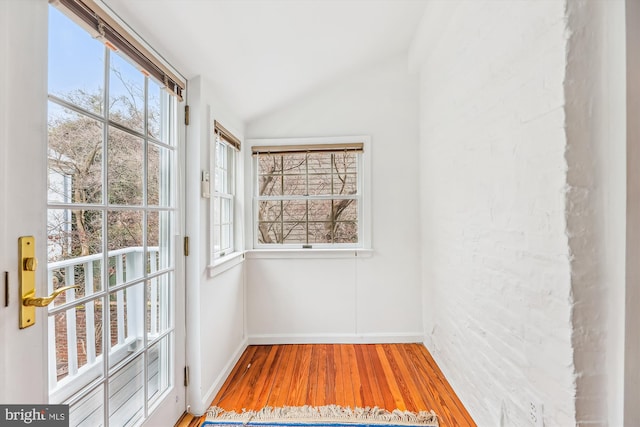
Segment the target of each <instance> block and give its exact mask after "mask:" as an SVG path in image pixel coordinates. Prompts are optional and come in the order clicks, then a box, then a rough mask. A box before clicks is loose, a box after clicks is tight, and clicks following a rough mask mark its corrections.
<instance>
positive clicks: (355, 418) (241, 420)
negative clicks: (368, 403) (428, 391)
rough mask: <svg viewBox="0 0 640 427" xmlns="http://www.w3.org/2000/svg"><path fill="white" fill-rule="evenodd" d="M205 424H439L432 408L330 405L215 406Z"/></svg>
mask: <svg viewBox="0 0 640 427" xmlns="http://www.w3.org/2000/svg"><path fill="white" fill-rule="evenodd" d="M202 425H203V426H214V427H233V426H241V425H242V426H256V427H277V426H285V427H343V426H344V427H353V426H354V425H356V426H372V427H384V426H409V427H414V426H415V427H437V426H438V417H437V416H436V414H435V413H434V412H433V411H421V412H417V413H416V412H409V411H400V410H398V409H396V410H394V411H392V412H389V411H386V410H384V409H380V408H354V409H351V408H343V407H341V406H337V405H331V406H319V407H313V406H283V407H279V408H271V407H268V406H267V407H265V408H262V409H261V410H260V411H243V412H240V413H237V412H235V411H229V412H227V411H225V410H224V409H222V408H219V407H217V406H212V407H211V408H209V410H208V411H207V419H206V421H205V422H204V423H203V424H202Z"/></svg>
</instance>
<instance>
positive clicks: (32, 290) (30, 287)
mask: <svg viewBox="0 0 640 427" xmlns="http://www.w3.org/2000/svg"><path fill="white" fill-rule="evenodd" d="M18 261H19V263H20V265H19V266H18V282H19V286H20V325H19V326H20V329H24V328H28V327H29V326H33V325H35V324H36V308H35V307H34V306H27V305H24V303H23V302H24V301H25V300H26V299H28V298H34V297H35V296H36V268H37V267H38V260H37V259H36V239H35V238H34V237H33V236H25V237H20V238H19V239H18Z"/></svg>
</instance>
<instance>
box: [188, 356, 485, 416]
mask: <svg viewBox="0 0 640 427" xmlns="http://www.w3.org/2000/svg"><path fill="white" fill-rule="evenodd" d="M249 364H251V366H250V367H249V368H248V369H247V365H249ZM212 403H213V404H217V405H218V406H220V407H222V408H223V409H226V410H236V411H240V410H242V409H243V408H246V409H247V410H252V409H253V410H258V409H261V408H263V407H264V406H283V405H296V406H302V405H311V406H322V405H331V404H339V405H341V406H349V407H352V408H353V407H366V406H370V407H372V406H378V407H384V408H385V409H388V410H393V409H396V408H397V409H401V410H404V409H407V410H410V411H420V410H431V409H432V410H434V412H436V413H437V414H438V418H439V422H440V426H441V427H455V426H465V427H466V426H475V425H476V424H475V423H474V422H473V419H472V418H471V416H470V415H469V413H468V411H467V410H466V409H465V408H464V406H463V405H462V403H461V402H460V399H459V398H458V396H457V395H456V393H455V392H454V391H453V389H452V388H451V386H450V384H449V383H448V382H447V380H446V378H445V377H444V375H443V374H442V371H441V370H440V368H439V367H438V365H437V364H436V363H435V360H433V358H432V357H431V355H430V354H429V352H428V350H427V349H426V348H425V347H424V346H423V345H421V344H364V345H361V344H313V345H311V344H307V345H274V346H249V347H248V348H247V349H246V351H245V352H244V353H243V355H242V356H241V357H240V360H239V361H238V363H237V364H236V366H235V367H234V368H233V370H232V371H231V374H230V375H229V378H228V379H227V380H226V381H225V383H224V384H223V386H222V388H221V389H220V392H219V393H218V395H217V396H216V397H215V399H214V400H213V402H212ZM202 422H204V417H193V416H190V415H188V414H187V415H185V416H183V417H182V418H181V419H180V420H179V421H178V423H176V427H198V426H199V425H200V424H201V423H202Z"/></svg>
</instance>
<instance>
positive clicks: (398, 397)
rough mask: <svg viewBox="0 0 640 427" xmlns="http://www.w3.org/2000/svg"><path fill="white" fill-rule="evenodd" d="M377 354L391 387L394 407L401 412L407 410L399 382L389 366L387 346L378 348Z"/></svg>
mask: <svg viewBox="0 0 640 427" xmlns="http://www.w3.org/2000/svg"><path fill="white" fill-rule="evenodd" d="M376 352H377V353H378V359H379V360H380V366H381V368H382V372H383V373H384V376H385V377H386V378H387V385H388V386H389V391H390V392H391V395H392V396H393V401H394V407H395V408H397V409H400V410H401V411H406V410H407V405H406V404H405V403H404V400H403V399H402V393H400V388H399V387H398V381H397V380H396V376H395V373H394V372H393V370H392V369H391V365H390V364H389V359H387V354H386V352H385V344H381V345H378V346H376Z"/></svg>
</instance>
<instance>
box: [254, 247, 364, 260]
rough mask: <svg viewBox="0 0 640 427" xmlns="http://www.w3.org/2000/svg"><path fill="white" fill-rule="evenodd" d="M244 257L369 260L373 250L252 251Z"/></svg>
mask: <svg viewBox="0 0 640 427" xmlns="http://www.w3.org/2000/svg"><path fill="white" fill-rule="evenodd" d="M246 256H247V258H249V259H332V258H356V257H357V258H371V257H372V256H373V249H359V248H350V249H252V250H250V251H247V252H246Z"/></svg>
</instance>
